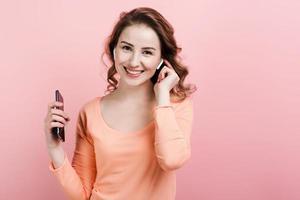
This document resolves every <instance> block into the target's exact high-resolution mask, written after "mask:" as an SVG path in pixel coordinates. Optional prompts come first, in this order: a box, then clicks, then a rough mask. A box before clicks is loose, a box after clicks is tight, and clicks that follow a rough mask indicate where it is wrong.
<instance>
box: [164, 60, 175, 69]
mask: <svg viewBox="0 0 300 200" xmlns="http://www.w3.org/2000/svg"><path fill="white" fill-rule="evenodd" d="M164 62H165V63H166V65H167V67H169V68H171V69H174V67H173V66H172V65H171V63H170V62H169V61H167V60H166V59H164Z"/></svg>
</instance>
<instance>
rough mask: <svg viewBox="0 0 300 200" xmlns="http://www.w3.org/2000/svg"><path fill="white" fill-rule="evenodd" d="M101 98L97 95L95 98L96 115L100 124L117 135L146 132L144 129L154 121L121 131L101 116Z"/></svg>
mask: <svg viewBox="0 0 300 200" xmlns="http://www.w3.org/2000/svg"><path fill="white" fill-rule="evenodd" d="M102 98H103V96H99V97H98V98H97V101H96V104H97V105H96V107H97V109H96V110H97V114H98V117H99V118H100V120H101V122H102V124H103V125H104V126H105V128H106V129H108V130H109V131H110V132H112V133H115V134H118V135H121V136H129V135H138V134H141V133H143V132H146V130H147V129H148V128H150V127H151V126H152V125H153V124H154V121H155V120H152V121H150V122H149V123H148V124H147V125H146V126H144V127H143V128H140V129H139V130H136V131H131V132H122V131H119V130H117V129H114V128H112V127H110V126H109V125H108V124H107V123H106V121H105V120H104V118H103V115H102V111H101V101H102Z"/></svg>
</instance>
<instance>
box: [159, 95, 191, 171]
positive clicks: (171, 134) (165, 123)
mask: <svg viewBox="0 0 300 200" xmlns="http://www.w3.org/2000/svg"><path fill="white" fill-rule="evenodd" d="M154 118H155V153H156V157H157V160H158V163H159V165H160V166H161V168H162V169H163V170H164V171H170V170H175V169H178V168H180V167H182V166H183V165H184V164H185V163H186V161H187V160H188V159H189V158H190V156H191V145H190V138H191V132H192V122H193V103H192V101H191V100H190V99H189V98H188V99H185V100H184V101H183V102H182V103H180V104H179V105H178V106H177V107H176V109H175V107H173V106H172V105H158V106H156V107H155V109H154Z"/></svg>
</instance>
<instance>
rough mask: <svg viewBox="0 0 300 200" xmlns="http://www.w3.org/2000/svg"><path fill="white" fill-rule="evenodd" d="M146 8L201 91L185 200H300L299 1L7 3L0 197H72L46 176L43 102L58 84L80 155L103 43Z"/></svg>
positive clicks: (68, 146) (101, 72) (98, 90)
mask: <svg viewBox="0 0 300 200" xmlns="http://www.w3.org/2000/svg"><path fill="white" fill-rule="evenodd" d="M139 6H149V7H153V8H155V9H157V10H158V11H159V12H161V13H162V14H163V15H164V16H165V17H166V19H167V20H169V21H170V22H171V24H172V25H173V27H174V29H175V37H176V39H177V41H178V44H179V46H181V47H182V48H183V51H182V53H181V54H180V55H181V57H182V59H183V62H184V63H185V64H187V65H188V69H189V71H190V74H189V76H188V78H187V81H186V82H187V83H194V84H196V86H197V88H198V90H197V92H196V93H195V94H194V95H193V100H194V124H193V133H192V157H191V159H190V160H189V161H188V163H187V164H186V165H185V166H184V167H183V168H181V169H179V170H178V171H177V200H298V199H300V190H299V188H300V172H299V169H300V157H299V153H300V127H299V126H300V125H299V124H300V122H299V121H300V105H299V103H300V78H299V77H300V69H299V66H300V65H299V64H300V59H299V56H300V48H299V47H300V39H299V35H300V23H299V21H300V15H299V10H300V3H299V1H296V0H294V1H279V0H273V1H271V0H266V1H260V0H252V1H250V0H248V1H237V0H227V1H222V0H213V1H211V0H202V1H196V0H194V1H193V0H185V1H174V0H165V1H158V0H157V1H153V0H152V1H137V0H134V1H114V0H111V1H79V0H76V1H70V0H68V1H67V0H65V1H62V0H60V1H59V0H51V1H50V0H48V1H34V0H28V1H20V0H19V1H17V0H13V1H1V2H0V11H1V12H0V23H1V27H0V30H1V31H0V44H1V45H0V55H1V56H0V57H1V59H0V66H1V75H0V76H1V78H0V89H1V93H2V94H1V103H0V106H1V107H0V109H1V115H0V118H1V119H0V120H1V127H0V128H1V130H0V131H1V134H0V137H1V138H0V141H1V145H0V150H1V165H0V173H1V174H0V177H1V183H0V184H1V185H0V199H3V200H6V199H12V200H17V199H30V200H31V199H43V200H52V199H65V196H64V194H63V192H62V190H61V188H60V186H59V184H58V182H57V180H56V179H55V178H54V176H53V175H52V174H51V173H50V171H49V170H48V165H49V156H48V153H47V150H46V144H45V137H44V130H43V129H44V127H43V126H44V118H45V116H46V113H47V105H48V103H49V102H51V101H53V100H54V91H55V89H59V90H60V91H61V92H62V94H63V96H64V99H65V111H66V112H67V113H68V114H69V115H70V117H71V122H70V124H69V125H68V126H67V128H66V131H67V133H66V143H65V144H64V149H65V150H66V152H67V154H68V155H69V157H70V158H72V157H73V151H74V147H75V146H74V145H75V135H74V133H75V123H76V118H77V114H78V111H79V109H80V107H81V106H82V105H83V104H84V103H85V102H86V101H88V100H90V99H91V98H94V97H96V96H101V95H104V90H105V89H106V85H107V83H106V80H105V79H106V72H107V71H106V68H105V66H104V65H103V64H102V62H101V57H100V55H101V53H102V50H103V44H104V42H105V39H106V38H107V36H108V35H109V34H110V32H111V30H112V27H113V25H114V23H115V22H116V21H117V19H118V16H119V14H120V12H122V11H129V10H131V9H133V8H135V7H139Z"/></svg>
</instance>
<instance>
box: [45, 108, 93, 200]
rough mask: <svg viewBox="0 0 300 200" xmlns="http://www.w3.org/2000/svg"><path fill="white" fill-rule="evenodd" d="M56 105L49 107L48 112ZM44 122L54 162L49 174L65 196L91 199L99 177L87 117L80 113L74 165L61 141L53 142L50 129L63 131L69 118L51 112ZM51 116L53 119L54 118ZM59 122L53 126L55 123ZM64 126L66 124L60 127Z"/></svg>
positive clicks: (54, 140) (76, 198) (79, 199)
mask: <svg viewBox="0 0 300 200" xmlns="http://www.w3.org/2000/svg"><path fill="white" fill-rule="evenodd" d="M54 104H55V103H52V104H49V108H50V107H51V106H54ZM48 111H49V112H48V115H47V117H46V119H45V133H46V144H47V147H48V153H49V156H50V158H51V162H50V165H49V169H50V171H51V172H52V173H53V175H54V176H55V177H56V178H57V180H58V182H59V183H60V185H61V186H62V189H63V191H64V193H65V194H66V195H67V196H68V198H69V199H72V200H86V199H89V197H90V195H91V191H92V188H93V183H94V181H95V176H96V162H95V155H94V146H93V141H92V139H91V137H89V136H88V135H87V133H86V120H87V119H86V113H85V111H84V110H80V112H79V115H78V118H77V123H76V147H75V152H74V156H73V160H72V163H71V162H70V161H69V159H68V156H67V154H66V153H65V151H64V150H63V147H62V143H61V141H58V140H56V138H53V136H52V134H51V128H52V127H54V126H56V127H63V126H64V125H65V124H66V123H67V121H69V117H68V116H67V115H66V113H64V112H63V111H61V110H56V109H54V110H52V111H51V108H50V110H49V109H48ZM51 115H52V116H51ZM53 120H55V121H59V122H56V124H54V123H53V122H52V121H53ZM57 123H61V124H63V125H62V126H60V124H57Z"/></svg>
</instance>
